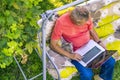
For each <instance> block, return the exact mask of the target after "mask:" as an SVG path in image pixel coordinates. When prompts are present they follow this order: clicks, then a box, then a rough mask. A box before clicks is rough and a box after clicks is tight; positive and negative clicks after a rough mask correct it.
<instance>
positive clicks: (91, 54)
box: [82, 46, 101, 63]
mask: <svg viewBox="0 0 120 80" xmlns="http://www.w3.org/2000/svg"><path fill="white" fill-rule="evenodd" d="M100 51H101V50H100V49H99V48H97V47H96V46H95V47H93V48H92V49H91V50H89V51H88V52H87V53H86V54H84V55H83V56H84V57H83V58H82V60H83V62H85V63H87V62H88V61H89V60H90V59H91V58H93V57H94V56H95V55H96V54H97V53H99V52H100Z"/></svg>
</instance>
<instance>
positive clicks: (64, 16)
mask: <svg viewBox="0 0 120 80" xmlns="http://www.w3.org/2000/svg"><path fill="white" fill-rule="evenodd" d="M69 15H70V13H68V12H67V13H65V14H63V15H62V16H60V17H59V18H58V20H59V21H66V20H67V19H68V17H69Z"/></svg>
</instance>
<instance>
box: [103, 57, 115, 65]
mask: <svg viewBox="0 0 120 80" xmlns="http://www.w3.org/2000/svg"><path fill="white" fill-rule="evenodd" d="M105 65H107V66H109V67H113V66H114V65H115V59H114V58H113V57H111V58H110V59H108V60H107V61H106V62H105Z"/></svg>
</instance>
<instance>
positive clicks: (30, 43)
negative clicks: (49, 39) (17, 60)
mask: <svg viewBox="0 0 120 80" xmlns="http://www.w3.org/2000/svg"><path fill="white" fill-rule="evenodd" d="M25 48H26V49H27V50H28V52H29V53H32V51H33V42H29V43H27V44H26V45H25Z"/></svg>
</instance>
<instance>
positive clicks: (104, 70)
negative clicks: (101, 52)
mask: <svg viewBox="0 0 120 80" xmlns="http://www.w3.org/2000/svg"><path fill="white" fill-rule="evenodd" d="M114 65H115V59H114V58H113V57H111V58H110V59H108V60H107V61H106V62H105V63H104V64H103V65H102V66H101V70H100V75H99V76H100V77H101V78H103V79H104V80H112V76H113V70H114Z"/></svg>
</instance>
